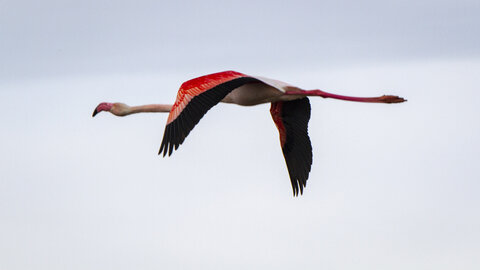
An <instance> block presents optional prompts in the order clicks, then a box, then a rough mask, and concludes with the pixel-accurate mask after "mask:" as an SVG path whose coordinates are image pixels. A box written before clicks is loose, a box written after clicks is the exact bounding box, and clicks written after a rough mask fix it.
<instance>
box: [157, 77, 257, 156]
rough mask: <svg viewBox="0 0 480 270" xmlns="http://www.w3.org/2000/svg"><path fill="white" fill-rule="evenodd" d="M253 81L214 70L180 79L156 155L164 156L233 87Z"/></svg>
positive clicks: (171, 150)
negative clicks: (199, 75)
mask: <svg viewBox="0 0 480 270" xmlns="http://www.w3.org/2000/svg"><path fill="white" fill-rule="evenodd" d="M253 82H260V81H259V80H258V79H256V78H254V77H251V76H248V75H245V74H242V73H239V72H236V71H224V72H219V73H214V74H210V75H205V76H202V77H198V78H195V79H192V80H189V81H186V82H184V83H183V84H182V86H181V87H180V89H179V90H178V94H177V99H176V100H175V104H174V105H173V106H172V109H171V111H170V114H169V115H168V120H167V125H166V127H165V132H164V134H163V140H162V143H161V146H160V150H159V152H158V154H161V153H162V152H163V156H165V155H166V154H167V152H168V155H169V156H170V155H171V154H172V152H173V149H175V150H177V148H178V146H179V145H180V144H182V143H183V141H184V140H185V138H186V137H187V136H188V134H189V133H190V131H192V129H193V128H194V127H195V125H196V124H197V123H198V122H199V121H200V119H202V117H203V116H204V115H205V113H207V111H208V110H210V108H212V107H213V106H215V105H216V104H217V103H219V102H220V101H221V100H222V99H223V98H224V97H225V96H226V95H228V93H230V92H231V91H232V90H234V89H235V88H238V87H240V86H242V85H244V84H247V83H253Z"/></svg>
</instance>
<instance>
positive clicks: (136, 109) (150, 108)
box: [126, 104, 173, 115]
mask: <svg viewBox="0 0 480 270" xmlns="http://www.w3.org/2000/svg"><path fill="white" fill-rule="evenodd" d="M172 106H173V105H170V104H148V105H140V106H131V107H130V108H129V110H128V111H127V114H126V115H129V114H134V113H144V112H170V110H171V109H172Z"/></svg>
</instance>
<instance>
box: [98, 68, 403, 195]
mask: <svg viewBox="0 0 480 270" xmlns="http://www.w3.org/2000/svg"><path fill="white" fill-rule="evenodd" d="M309 96H319V97H323V98H333V99H340V100H347V101H357V102H371V103H401V102H404V101H406V100H405V99H403V98H401V97H398V96H392V95H383V96H380V97H350V96H342V95H336V94H331V93H328V92H324V91H322V90H303V89H301V88H298V87H295V86H292V85H289V84H287V83H284V82H281V81H277V80H273V79H268V78H264V77H260V76H250V75H246V74H243V73H240V72H236V71H223V72H218V73H214V74H209V75H205V76H201V77H198V78H194V79H191V80H189V81H186V82H184V83H183V84H182V85H181V86H180V89H179V90H178V93H177V98H176V100H175V103H174V104H173V105H167V104H150V105H142V106H132V107H131V106H128V105H126V104H124V103H107V102H102V103H100V104H99V105H98V106H97V107H96V108H95V110H94V111H93V115H92V117H94V116H95V115H97V114H98V113H99V112H102V111H107V112H110V113H112V114H114V115H116V116H126V115H130V114H135V113H144V112H168V113H169V114H168V119H167V124H166V127H165V132H164V135H163V140H162V143H161V145H160V150H159V152H158V154H159V155H160V154H162V153H163V156H164V157H165V155H166V154H167V153H168V156H170V155H171V154H172V152H173V150H177V149H178V147H179V145H181V144H182V143H183V142H184V140H185V138H186V137H187V136H188V134H189V133H190V131H192V129H193V128H194V127H195V125H196V124H197V123H198V122H199V121H200V119H201V118H202V117H203V116H204V115H205V113H207V111H208V110H210V108H212V107H213V106H215V105H216V104H217V103H219V102H224V103H233V104H238V105H242V106H253V105H258V104H263V103H271V108H270V113H271V115H272V118H273V121H274V123H275V125H276V127H277V129H278V131H279V135H280V145H281V147H282V152H283V155H284V158H285V162H286V164H287V170H288V173H289V176H290V182H291V184H292V189H293V196H298V194H299V193H300V195H302V194H303V188H304V187H306V184H307V179H308V176H309V173H310V170H311V167H312V156H313V154H312V145H311V142H310V138H309V136H308V121H309V119H310V101H309V99H308V97H309Z"/></svg>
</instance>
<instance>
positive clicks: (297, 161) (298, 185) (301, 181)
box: [270, 97, 312, 196]
mask: <svg viewBox="0 0 480 270" xmlns="http://www.w3.org/2000/svg"><path fill="white" fill-rule="evenodd" d="M270 113H271V114H272V118H273V121H274V122H275V125H276V126H277V128H278V131H279V133H280V144H281V146H282V151H283V156H284V157H285V161H286V163H287V168H288V173H289V175H290V181H291V182H292V188H293V195H294V196H298V192H299V191H300V194H302V193H303V188H304V187H305V186H306V185H307V179H308V175H309V173H310V169H311V167H312V144H311V142H310V138H309V137H308V121H309V120H310V102H309V100H308V98H306V97H305V98H302V99H296V100H292V101H280V102H272V106H271V108H270Z"/></svg>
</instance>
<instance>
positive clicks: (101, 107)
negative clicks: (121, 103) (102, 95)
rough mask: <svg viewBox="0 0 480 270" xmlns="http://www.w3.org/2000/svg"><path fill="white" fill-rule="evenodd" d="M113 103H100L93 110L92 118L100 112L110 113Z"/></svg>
mask: <svg viewBox="0 0 480 270" xmlns="http://www.w3.org/2000/svg"><path fill="white" fill-rule="evenodd" d="M112 106H113V103H107V102H102V103H100V104H98V106H97V107H96V108H95V110H93V113H92V117H95V115H97V114H98V113H99V112H101V111H110V109H112Z"/></svg>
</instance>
